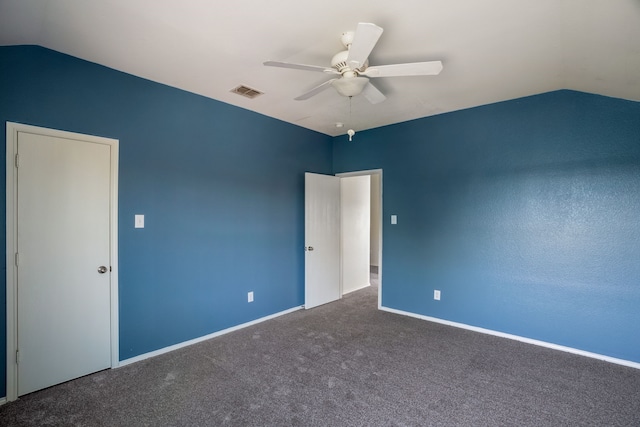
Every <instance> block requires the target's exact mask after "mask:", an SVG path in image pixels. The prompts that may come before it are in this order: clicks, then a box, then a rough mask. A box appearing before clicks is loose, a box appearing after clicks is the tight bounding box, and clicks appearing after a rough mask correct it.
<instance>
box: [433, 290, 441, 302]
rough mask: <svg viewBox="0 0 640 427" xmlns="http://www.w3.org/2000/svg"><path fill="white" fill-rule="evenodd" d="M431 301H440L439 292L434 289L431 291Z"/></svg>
mask: <svg viewBox="0 0 640 427" xmlns="http://www.w3.org/2000/svg"><path fill="white" fill-rule="evenodd" d="M433 299H434V300H436V301H440V291H439V290H437V289H435V290H434V291H433Z"/></svg>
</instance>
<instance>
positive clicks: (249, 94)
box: [231, 85, 264, 99]
mask: <svg viewBox="0 0 640 427" xmlns="http://www.w3.org/2000/svg"><path fill="white" fill-rule="evenodd" d="M231 92H233V93H237V94H238V95H242V96H244V97H246V98H249V99H253V98H255V97H257V96H260V95H262V94H263V93H264V92H260V91H259V90H256V89H251V88H250V87H248V86H244V85H240V86H238V87H235V88H233V89H231Z"/></svg>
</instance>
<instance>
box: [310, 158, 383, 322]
mask: <svg viewBox="0 0 640 427" xmlns="http://www.w3.org/2000/svg"><path fill="white" fill-rule="evenodd" d="M350 177H362V178H365V177H366V178H369V179H368V180H366V181H367V182H366V186H365V188H366V191H367V194H364V195H363V194H362V193H359V194H356V195H354V196H352V197H354V198H363V199H364V198H366V199H367V203H370V202H371V200H373V203H370V206H374V209H375V211H374V209H371V207H369V208H368V209H369V210H370V212H368V215H367V218H366V222H367V230H368V231H369V233H367V235H366V238H367V240H368V241H367V242H366V245H355V246H351V247H349V248H347V249H346V250H345V247H344V246H345V244H344V239H343V235H344V234H345V233H344V232H345V229H347V228H348V227H352V225H346V224H345V223H344V221H343V220H342V218H343V217H345V215H344V211H345V205H347V204H355V205H357V204H358V203H357V202H356V203H351V202H352V201H353V200H352V199H350V198H349V197H346V198H345V197H343V196H345V195H343V194H342V193H343V191H342V190H343V186H342V184H341V182H343V181H346V179H347V178H350ZM371 177H373V178H371ZM370 180H371V181H373V182H374V185H373V190H371V186H370V185H369V181H370ZM356 209H358V208H357V207H356ZM381 212H382V170H381V169H376V170H366V171H358V172H349V173H342V174H337V175H336V176H333V175H320V174H314V173H309V172H307V173H305V246H304V250H305V305H304V307H305V308H306V309H309V308H313V307H316V306H318V305H321V304H326V303H328V302H332V301H335V300H337V299H339V298H341V297H342V295H343V294H344V293H348V292H350V291H353V290H356V289H359V288H363V287H365V286H367V285H370V283H371V282H370V279H371V278H372V276H371V274H370V273H371V269H372V268H371V266H372V265H373V266H374V267H377V268H376V270H377V277H376V278H374V280H375V279H377V284H378V286H377V288H378V289H377V294H378V308H380V307H381V301H382V216H381ZM357 215H359V214H356V216H357ZM358 238H362V233H360V237H358ZM356 247H357V249H354V248H356ZM362 247H365V249H364V253H363V252H361V251H362V250H363V249H362ZM353 250H356V251H358V253H357V254H356V255H355V256H352V255H353V254H352V253H351V251H353ZM354 260H357V261H354ZM376 261H377V263H376ZM353 262H357V263H358V266H357V267H355V268H356V269H358V271H359V272H358V273H357V277H358V278H357V279H355V282H354V284H353V286H351V285H352V284H350V285H349V286H347V287H345V286H344V285H345V283H344V282H345V270H346V269H347V268H349V269H350V268H351V267H352V265H351V263H353ZM348 273H349V274H351V272H348ZM351 277H354V276H351ZM347 280H352V279H347ZM365 281H366V282H367V283H366V284H364V282H365Z"/></svg>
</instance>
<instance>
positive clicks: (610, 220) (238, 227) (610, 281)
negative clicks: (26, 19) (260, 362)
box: [0, 46, 640, 396]
mask: <svg viewBox="0 0 640 427" xmlns="http://www.w3.org/2000/svg"><path fill="white" fill-rule="evenodd" d="M6 121H13V122H20V123H26V124H31V125H36V126H43V127H49V128H54V129H61V130H68V131H73V132H80V133H87V134H93V135H99V136H105V137H111V138H116V139H119V140H120V170H119V227H120V230H119V244H120V247H119V267H120V271H119V292H120V295H119V297H120V301H119V313H120V358H121V359H122V360H124V359H127V358H131V357H135V356H137V355H140V354H144V353H147V352H150V351H153V350H156V349H160V348H163V347H166V346H170V345H173V344H176V343H180V342H183V341H186V340H189V339H192V338H196V337H200V336H203V335H206V334H209V333H212V332H215V331H219V330H222V329H225V328H228V327H230V326H235V325H238V324H242V323H244V322H248V321H251V320H254V319H257V318H260V317H263V316H266V315H269V314H273V313H277V312H280V311H283V310H286V309H288V308H292V307H295V306H298V305H301V304H303V301H304V295H303V292H304V284H303V282H304V271H303V269H304V257H303V252H301V251H300V248H302V247H303V246H304V172H305V171H312V172H318V173H331V172H335V173H337V172H346V171H354V170H364V169H383V171H384V176H383V191H384V199H383V214H384V221H385V224H384V227H383V243H384V245H383V251H384V253H383V275H384V276H383V281H384V284H383V295H382V303H383V305H384V306H385V307H389V308H394V309H398V310H403V311H407V312H411V313H415V314H420V315H425V316H433V317H437V318H441V319H444V320H450V321H454V322H459V323H464V324H468V325H473V326H478V327H482V328H487V329H491V330H495V331H499V332H505V333H510V334H515V335H519V336H522V337H527V338H532V339H537V340H541V341H546V342H550V343H555V344H560V345H564V346H569V347H573V348H576V349H582V350H586V351H590V352H594V353H599V354H603V355H607V356H611V357H616V358H620V359H625V360H629V361H634V362H639V363H640V340H638V334H637V325H639V324H640V310H639V309H638V307H640V262H638V260H640V215H639V212H640V104H639V103H635V102H629V101H623V100H619V99H611V98H606V97H602V96H596V95H589V94H584V93H579V92H573V91H558V92H551V93H547V94H542V95H537V96H532V97H527V98H522V99H518V100H513V101H508V102H503V103H497V104H492V105H488V106H483V107H478V108H473V109H469V110H464V111H458V112H454V113H448V114H442V115H439V116H434V117H429V118H424V119H419V120H414V121H411V122H406V123H401V124H397V125H393V126H387V127H383V128H379V129H373V130H370V131H365V132H358V134H357V135H356V138H354V141H353V142H351V143H349V142H347V138H346V137H337V138H330V137H328V136H326V135H321V134H318V133H316V132H312V131H309V130H306V129H303V128H300V127H297V126H294V125H291V124H287V123H284V122H281V121H278V120H275V119H272V118H268V117H265V116H262V115H259V114H256V113H252V112H249V111H247V110H243V109H241V108H237V107H233V106H230V105H227V104H224V103H221V102H217V101H214V100H211V99H207V98H204V97H201V96H198V95H194V94H191V93H187V92H184V91H180V90H177V89H174V88H170V87H167V86H164V85H161V84H157V83H153V82H150V81H147V80H144V79H141V78H138V77H135V76H131V75H128V74H124V73H121V72H118V71H114V70H111V69H108V68H106V67H102V66H99V65H96V64H92V63H89V62H86V61H82V60H79V59H76V58H73V57H69V56H67V55H63V54H60V53H57V52H53V51H50V50H47V49H44V48H40V47H35V46H12V47H0V122H2V123H3V124H4V122H6ZM4 137H5V133H4V132H3V135H2V138H3V139H4ZM0 168H2V170H1V171H0V177H1V178H0V179H1V180H2V182H1V183H0V187H2V188H3V189H4V188H5V186H6V184H5V181H4V179H5V174H6V171H5V150H4V149H3V150H0ZM0 200H1V201H0V203H1V204H2V208H0V212H1V213H0V215H2V216H3V218H2V223H5V218H4V215H5V205H4V204H5V198H4V197H2V198H0ZM135 214H145V229H143V230H139V229H138V230H136V229H134V228H133V218H134V215H135ZM392 214H396V215H398V224H397V225H393V226H392V225H390V224H389V217H390V215H392ZM0 234H1V235H2V239H1V240H2V242H5V241H6V239H5V227H2V228H1V229H0ZM5 246H6V245H5V244H2V253H3V256H2V258H1V260H0V263H1V264H0V265H1V266H2V269H3V271H2V279H0V280H2V289H0V365H1V366H6V359H5V357H6V351H4V350H3V349H6V336H5V332H6V323H5V322H6V311H5V310H6V301H5V297H6V293H5V289H6V284H5V283H4V278H5V277H6V265H5V259H6V256H5V255H6V254H5V253H4V252H5ZM434 289H440V290H441V291H442V300H441V301H439V302H436V301H434V300H433V290H434ZM250 290H252V291H254V292H255V295H256V299H255V302H254V303H252V304H247V303H246V294H247V292H248V291H250ZM5 375H6V372H5V370H4V369H0V396H2V395H4V394H5V393H4V392H5V389H4V388H5V383H6V378H5Z"/></svg>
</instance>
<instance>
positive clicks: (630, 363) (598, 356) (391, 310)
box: [380, 306, 640, 369]
mask: <svg viewBox="0 0 640 427" xmlns="http://www.w3.org/2000/svg"><path fill="white" fill-rule="evenodd" d="M380 310H383V311H388V312H389V313H394V314H400V315H402V316H409V317H415V318H416V319H421V320H426V321H428V322H435V323H441V324H443V325H448V326H453V327H455V328H461V329H467V330H470V331H474V332H480V333H482V334H487V335H493V336H496V337H501V338H507V339H510V340H515V341H520V342H524V343H527V344H533V345H537V346H540V347H547V348H551V349H553V350H560V351H564V352H567V353H573V354H577V355H580V356H586V357H590V358H592V359H599V360H604V361H605V362H609V363H615V364H617V365H623V366H628V367H630V368H635V369H640V363H638V362H633V361H631V360H625V359H618V358H615V357H611V356H605V355H603V354H598V353H592V352H590V351H584V350H579V349H577V348H573V347H566V346H563V345H558V344H553V343H549V342H546V341H540V340H534V339H531V338H526V337H521V336H519V335H512V334H507V333H504V332H498V331H494V330H491V329H485V328H479V327H477V326H471V325H466V324H464V323H458V322H451V321H449V320H443V319H438V318H437V317H430V316H423V315H421V314H415V313H410V312H408V311H402V310H396V309H394V308H388V307H383V306H380Z"/></svg>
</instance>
